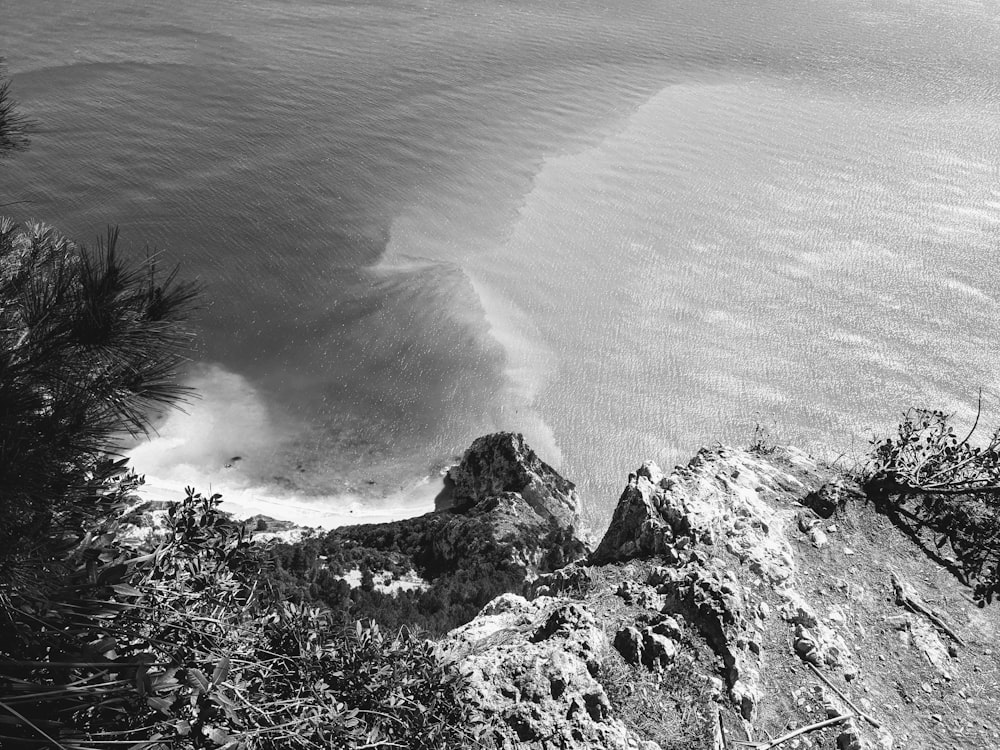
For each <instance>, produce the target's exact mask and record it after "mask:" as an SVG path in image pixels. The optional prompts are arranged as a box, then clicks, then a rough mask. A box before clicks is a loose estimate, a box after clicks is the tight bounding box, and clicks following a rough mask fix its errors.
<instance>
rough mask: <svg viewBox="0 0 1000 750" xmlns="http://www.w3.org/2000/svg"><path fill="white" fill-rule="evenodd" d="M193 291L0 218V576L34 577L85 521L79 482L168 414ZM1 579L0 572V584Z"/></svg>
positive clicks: (109, 238) (115, 257) (103, 251)
mask: <svg viewBox="0 0 1000 750" xmlns="http://www.w3.org/2000/svg"><path fill="white" fill-rule="evenodd" d="M195 295H196V289H195V287H194V285H192V284H189V283H184V282H180V281H178V279H177V276H176V273H168V274H166V275H165V276H163V277H162V278H161V277H160V276H159V275H158V274H157V272H156V267H155V262H154V261H152V260H149V261H147V262H146V263H145V264H142V265H138V264H132V263H129V262H127V261H126V260H125V259H124V258H123V257H122V255H121V254H120V253H119V251H118V232H117V230H115V229H109V230H108V233H107V235H106V237H104V238H103V239H101V240H99V241H98V243H97V246H96V247H95V248H94V249H93V250H91V249H88V248H86V247H84V246H80V245H77V244H75V243H73V242H71V241H69V240H67V239H66V238H65V237H63V236H61V235H60V234H58V233H57V232H56V231H55V230H53V229H51V228H49V227H46V226H43V225H41V224H26V225H22V224H18V223H17V222H14V221H12V220H11V219H8V218H5V217H0V493H2V496H3V503H2V504H0V571H4V570H6V577H7V578H8V579H9V578H11V577H16V574H15V572H14V570H13V569H14V568H20V569H21V575H27V573H28V571H31V570H34V571H35V572H36V573H39V574H42V575H44V572H45V571H46V570H47V569H48V567H49V565H48V563H49V560H50V559H51V558H53V557H58V549H59V548H60V547H61V545H63V544H64V543H65V542H66V541H67V540H72V539H73V538H77V537H79V536H81V535H82V534H84V533H85V532H86V529H87V528H88V526H89V525H90V524H91V523H92V521H93V519H92V518H91V517H90V516H91V512H92V510H93V507H92V506H93V503H92V500H91V499H90V498H91V495H90V494H89V493H90V492H91V490H92V487H91V485H90V484H89V480H91V479H93V478H94V477H96V476H98V474H97V473H95V472H96V471H97V467H98V465H99V463H100V462H101V460H102V458H103V457H104V456H105V455H106V454H107V452H108V451H109V450H111V449H113V447H114V443H115V439H116V437H117V436H119V435H121V434H123V433H124V432H126V431H131V432H133V433H135V432H142V431H143V430H145V429H146V428H147V426H148V422H147V418H148V415H149V413H150V410H151V409H153V408H155V407H161V406H165V405H170V404H173V403H175V402H176V401H177V400H178V399H179V398H181V397H182V396H183V395H184V393H185V389H183V388H181V387H180V386H178V384H177V382H178V381H177V372H178V368H179V366H180V365H181V364H182V363H183V362H184V355H185V351H186V348H187V346H188V345H189V341H190V336H189V333H188V330H187V329H186V328H185V325H184V323H185V319H186V316H187V314H188V312H189V310H190V309H191V307H192V303H193V301H194V299H195ZM3 577H4V575H3V574H2V573H0V580H2V578H3Z"/></svg>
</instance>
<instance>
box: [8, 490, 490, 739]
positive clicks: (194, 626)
mask: <svg viewBox="0 0 1000 750" xmlns="http://www.w3.org/2000/svg"><path fill="white" fill-rule="evenodd" d="M136 482H137V479H136V478H135V477H134V476H133V475H125V476H124V477H122V478H121V479H120V480H119V481H118V483H117V485H116V486H115V487H114V488H111V489H110V490H109V491H107V492H105V493H104V494H103V495H102V497H103V498H104V501H105V503H106V507H107V509H108V511H109V512H108V513H106V514H105V516H104V522H103V523H102V524H101V525H99V526H98V527H95V528H94V529H93V530H92V532H91V533H89V534H88V535H87V536H86V537H85V538H84V539H83V540H81V541H80V542H79V543H78V544H77V545H75V546H74V547H73V548H72V549H71V550H70V551H69V554H68V556H67V561H68V563H67V566H68V568H69V570H68V573H67V575H66V576H65V578H64V579H63V582H62V585H61V586H60V587H58V588H55V589H53V590H51V591H49V592H48V596H44V597H42V596H34V595H30V594H23V595H19V596H16V597H15V598H12V599H9V600H8V601H6V602H4V606H3V608H2V614H3V618H2V620H0V644H2V645H0V710H3V711H4V712H5V713H6V714H7V715H8V717H9V718H8V720H7V721H6V722H4V723H3V724H0V734H2V735H3V737H2V738H0V739H2V741H3V746H4V747H18V746H23V747H26V748H27V747H38V746H39V745H50V746H52V747H59V748H63V749H64V750H89V749H90V748H96V747H103V746H106V745H109V743H111V744H118V743H137V744H138V745H140V746H142V747H147V748H154V749H156V748H161V749H162V750H166V748H168V747H169V748H216V747H224V748H227V749H231V750H236V749H237V748H244V749H246V750H256V749H257V748H261V749H262V750H271V749H272V748H273V749H275V750H276V749H277V748H309V749H315V748H328V747H334V748H337V747H344V748H348V747H360V746H365V747H407V748H449V747H453V748H460V747H463V748H464V747H475V746H477V740H476V737H475V735H474V734H472V733H470V732H472V731H473V730H472V729H471V727H472V726H473V724H472V723H471V721H470V719H471V717H470V714H469V713H468V711H467V709H466V708H465V706H464V705H463V703H462V701H461V699H460V696H461V693H462V689H463V687H462V679H461V677H460V676H458V675H457V674H455V673H453V672H451V671H449V670H448V669H446V668H445V667H443V666H442V665H441V664H440V662H439V661H438V660H437V658H436V656H435V653H434V650H433V647H432V645H431V644H429V643H427V642H426V641H424V640H422V639H420V638H418V637H416V636H414V635H412V634H411V633H409V632H406V631H401V632H399V633H398V634H397V635H396V636H394V637H386V636H385V635H384V634H383V633H382V631H380V630H379V629H378V627H377V626H373V625H370V624H369V625H365V624H363V623H357V624H356V625H355V626H354V627H353V628H351V629H350V630H346V631H345V630H343V629H341V628H337V627H335V626H334V625H332V623H331V622H330V619H329V615H328V613H327V612H325V611H323V610H320V609H317V608H311V607H308V606H302V605H296V604H293V603H289V602H277V601H275V600H274V598H273V597H272V596H271V595H270V592H269V590H268V588H267V586H266V583H263V584H262V581H263V582H266V580H267V575H266V573H267V570H266V567H267V565H268V556H267V550H266V548H265V547H263V546H261V545H258V544H251V540H250V537H249V535H248V534H247V532H246V530H245V529H244V528H243V527H242V526H241V525H239V524H236V523H234V522H233V521H232V520H230V519H229V518H228V517H227V516H225V514H222V513H221V512H220V511H219V510H218V504H219V497H218V496H212V497H204V496H202V495H199V494H196V493H194V491H193V490H188V494H187V496H186V497H185V498H184V500H183V501H182V502H181V503H179V504H178V505H177V506H176V507H174V508H172V509H171V511H170V512H169V514H168V518H167V531H166V534H165V535H164V536H163V537H162V539H161V540H160V541H159V542H158V543H157V545H156V546H155V547H154V548H150V549H136V548H134V547H133V546H131V545H130V544H128V543H127V542H126V541H125V540H123V539H121V538H120V537H119V534H118V528H117V523H118V519H119V518H120V513H119V512H118V510H119V509H120V508H121V507H123V506H124V504H125V503H126V502H127V499H128V493H129V492H130V491H131V489H133V488H134V487H135V485H136Z"/></svg>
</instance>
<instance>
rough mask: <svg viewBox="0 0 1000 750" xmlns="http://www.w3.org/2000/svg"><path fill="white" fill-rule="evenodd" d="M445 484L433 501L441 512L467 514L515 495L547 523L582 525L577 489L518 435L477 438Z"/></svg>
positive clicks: (509, 434)
mask: <svg viewBox="0 0 1000 750" xmlns="http://www.w3.org/2000/svg"><path fill="white" fill-rule="evenodd" d="M444 484H445V487H444V490H442V492H441V493H440V494H439V495H438V497H437V499H436V500H435V507H436V508H438V509H439V510H440V509H443V508H448V507H453V508H456V509H458V510H465V509H469V508H471V507H473V506H475V505H477V504H479V503H481V502H483V501H484V500H489V499H491V498H496V497H499V496H501V495H505V494H506V493H516V494H518V495H520V496H521V498H522V499H523V500H524V502H525V503H527V504H528V506H530V508H531V509H532V511H533V512H534V513H535V514H537V515H538V516H539V517H540V518H542V519H544V520H545V521H551V522H553V523H554V524H556V525H558V526H563V527H579V524H580V497H579V495H577V493H576V487H575V486H574V485H573V483H572V482H570V481H568V480H566V479H563V478H562V477H561V476H560V475H559V474H558V473H557V472H556V471H555V469H553V468H552V467H551V466H549V465H548V464H547V463H545V462H544V461H542V460H541V459H540V458H539V457H538V456H537V455H536V454H535V452H534V451H533V450H531V448H530V447H529V446H528V444H527V443H526V442H525V440H524V436H523V435H520V434H515V433H513V432H497V433H493V434H491V435H485V436H483V437H481V438H478V439H477V440H476V441H475V442H473V444H472V445H471V446H470V447H469V449H468V450H467V451H466V452H465V455H464V456H463V457H462V461H461V463H459V464H458V465H457V466H453V467H452V468H451V469H449V470H448V474H447V475H446V476H445V480H444Z"/></svg>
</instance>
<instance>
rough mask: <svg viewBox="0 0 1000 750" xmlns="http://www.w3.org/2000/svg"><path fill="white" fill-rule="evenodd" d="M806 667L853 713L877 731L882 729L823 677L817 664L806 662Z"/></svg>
mask: <svg viewBox="0 0 1000 750" xmlns="http://www.w3.org/2000/svg"><path fill="white" fill-rule="evenodd" d="M806 666H807V667H809V668H810V669H811V670H812V671H813V674H815V675H816V676H817V677H819V678H820V679H821V680H822V681H823V683H824V684H825V685H826V686H827V687H828V688H830V690H832V691H833V692H835V693H836V694H837V696H838V697H839V698H840V700H842V701H844V703H846V704H847V707H848V708H850V709H851V710H852V711H854V713H856V714H857V715H858V716H860V717H861V718H862V719H864V720H865V721H867V722H868V723H869V724H871V725H872V726H873V727H875V728H876V729H881V728H882V725H881V724H879V723H878V722H877V721H875V719H873V718H872V717H871V716H869V715H868V714H866V713H865V712H864V711H862V710H861V709H859V708H858V707H857V706H855V705H854V704H853V703H851V699H850V698H848V697H847V696H846V695H844V694H843V693H842V692H840V690H839V689H838V688H837V686H836V685H834V684H833V683H832V682H830V681H829V680H828V679H826V677H825V676H823V673H822V672H820V671H819V670H818V669H816V665H815V664H810V663H809V662H806Z"/></svg>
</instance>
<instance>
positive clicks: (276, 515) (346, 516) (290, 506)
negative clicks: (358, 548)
mask: <svg viewBox="0 0 1000 750" xmlns="http://www.w3.org/2000/svg"><path fill="white" fill-rule="evenodd" d="M140 476H143V478H144V481H143V484H142V485H140V486H139V487H138V488H137V489H136V491H135V494H136V495H137V496H138V497H139V498H141V499H142V500H144V501H159V502H179V501H180V500H181V499H182V498H183V497H184V495H185V487H186V486H190V485H185V483H182V482H173V481H170V480H166V479H161V478H158V477H153V476H149V475H141V474H140ZM195 490H196V491H198V492H201V493H202V494H213V493H218V494H219V495H221V497H222V504H221V506H220V507H221V508H222V510H224V511H225V512H227V513H231V514H232V515H233V516H234V517H235V518H238V519H246V518H250V517H252V516H256V515H263V516H268V517H270V518H273V519H275V520H278V521H287V522H289V523H293V524H295V525H297V526H302V527H308V528H315V529H321V530H330V529H335V528H338V527H341V526H355V525H358V524H366V523H386V522H389V521H400V520H403V519H405V518H414V517H416V516H421V515H423V514H425V513H429V512H430V511H432V510H434V498H435V496H436V495H437V493H438V492H439V491H440V490H441V482H440V480H438V481H437V482H434V481H432V478H431V477H425V478H424V479H422V480H420V481H419V482H416V483H414V484H413V485H411V486H410V487H407V488H404V489H402V490H400V491H399V492H396V493H394V494H392V495H390V496H388V497H386V498H383V499H381V500H380V501H379V502H378V504H373V503H372V499H371V498H366V497H362V496H360V495H329V496H317V497H308V498H307V497H280V496H275V495H270V494H268V493H267V492H266V490H263V489H262V488H255V487H249V488H237V487H195Z"/></svg>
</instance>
